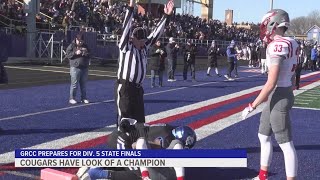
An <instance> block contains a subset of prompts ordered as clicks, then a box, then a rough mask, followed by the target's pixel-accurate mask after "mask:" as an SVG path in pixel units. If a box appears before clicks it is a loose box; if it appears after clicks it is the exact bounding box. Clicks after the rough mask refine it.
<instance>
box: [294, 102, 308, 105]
mask: <svg viewBox="0 0 320 180" xmlns="http://www.w3.org/2000/svg"><path fill="white" fill-rule="evenodd" d="M295 104H303V105H306V104H309V103H304V102H295Z"/></svg>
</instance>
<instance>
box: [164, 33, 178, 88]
mask: <svg viewBox="0 0 320 180" xmlns="http://www.w3.org/2000/svg"><path fill="white" fill-rule="evenodd" d="M179 48H180V47H179V45H178V44H177V43H176V42H175V41H174V40H173V38H172V37H171V38H169V43H168V44H167V46H166V52H167V60H168V81H169V82H173V81H176V79H175V78H174V72H175V71H176V67H177V57H178V52H179Z"/></svg>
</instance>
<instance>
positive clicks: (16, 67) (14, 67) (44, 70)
mask: <svg viewBox="0 0 320 180" xmlns="http://www.w3.org/2000/svg"><path fill="white" fill-rule="evenodd" d="M6 67H7V68H11V69H24V70H31V71H43V72H56V73H64V74H70V72H69V71H57V70H46V69H39V68H26V67H18V66H6ZM89 75H90V76H101V77H117V76H112V75H103V74H93V73H89Z"/></svg>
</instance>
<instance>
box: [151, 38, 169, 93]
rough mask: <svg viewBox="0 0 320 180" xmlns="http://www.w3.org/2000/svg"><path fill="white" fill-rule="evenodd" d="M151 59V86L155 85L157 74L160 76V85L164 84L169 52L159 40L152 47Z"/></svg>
mask: <svg viewBox="0 0 320 180" xmlns="http://www.w3.org/2000/svg"><path fill="white" fill-rule="evenodd" d="M150 55H151V59H150V62H149V66H150V69H151V87H152V88H154V87H155V79H156V74H158V76H159V87H162V85H163V72H164V69H165V64H164V63H165V62H164V61H165V58H166V57H167V53H166V51H165V49H164V48H163V47H162V45H161V41H160V40H158V41H157V42H156V43H155V45H154V46H153V47H152V49H151V52H150Z"/></svg>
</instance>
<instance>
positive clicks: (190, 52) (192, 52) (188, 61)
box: [183, 40, 197, 82]
mask: <svg viewBox="0 0 320 180" xmlns="http://www.w3.org/2000/svg"><path fill="white" fill-rule="evenodd" d="M196 53H197V48H196V46H195V45H194V44H193V43H192V42H191V40H188V41H187V45H186V49H185V53H184V67H183V80H185V81H186V80H187V73H188V68H189V66H190V69H191V73H192V81H193V82H195V81H196V74H195V58H196Z"/></svg>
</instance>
